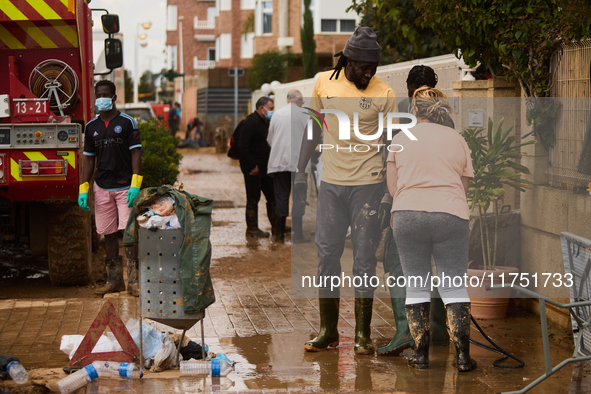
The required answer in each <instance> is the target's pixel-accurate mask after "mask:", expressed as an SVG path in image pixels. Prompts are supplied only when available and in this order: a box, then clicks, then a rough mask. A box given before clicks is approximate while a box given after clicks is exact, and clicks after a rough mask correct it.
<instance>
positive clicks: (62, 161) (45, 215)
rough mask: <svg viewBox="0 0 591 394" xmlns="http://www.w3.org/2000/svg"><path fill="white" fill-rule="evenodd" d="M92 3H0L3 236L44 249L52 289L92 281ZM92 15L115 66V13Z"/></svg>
mask: <svg viewBox="0 0 591 394" xmlns="http://www.w3.org/2000/svg"><path fill="white" fill-rule="evenodd" d="M88 3H90V0H2V1H0V232H1V234H0V235H1V236H2V240H7V239H8V240H10V239H13V240H15V241H17V242H24V241H28V242H29V243H30V246H31V251H32V253H33V254H45V253H47V255H48V260H49V275H50V278H51V281H52V282H53V283H54V284H55V285H83V284H86V283H87V282H88V280H89V279H90V262H91V235H92V230H91V217H90V215H89V214H88V213H86V212H85V211H83V210H82V209H80V208H79V207H78V204H77V199H78V184H79V177H80V176H81V174H82V169H81V166H82V162H83V160H82V149H83V147H82V145H83V140H84V139H83V130H84V125H85V124H86V123H87V122H88V121H89V120H90V119H91V117H92V116H93V113H92V110H93V106H94V92H93V85H94V64H93V56H92V41H93V40H92V10H91V9H90V8H89V5H88ZM97 12H101V13H103V15H102V16H101V20H102V24H103V30H104V31H105V33H108V34H109V38H107V39H106V40H105V55H106V63H107V68H109V69H111V70H112V69H114V68H118V67H121V65H122V63H123V61H122V51H121V41H120V40H118V39H114V38H112V34H114V33H116V32H118V31H119V19H118V17H117V16H116V15H112V14H108V12H107V13H105V12H106V10H97Z"/></svg>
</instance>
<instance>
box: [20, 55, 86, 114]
mask: <svg viewBox="0 0 591 394" xmlns="http://www.w3.org/2000/svg"><path fill="white" fill-rule="evenodd" d="M29 90H30V91H31V93H33V94H34V95H35V96H37V97H38V98H41V99H42V98H46V99H49V109H51V110H52V111H53V112H54V113H55V114H59V115H61V116H64V115H69V114H70V113H72V111H73V110H74V109H75V108H76V104H77V101H78V99H77V95H76V93H77V91H78V77H77V76H76V72H75V71H74V70H73V69H72V67H70V66H69V65H68V64H66V63H65V62H63V61H61V60H57V59H48V60H45V61H43V62H41V63H39V64H38V65H37V66H35V68H33V71H31V75H30V76H29Z"/></svg>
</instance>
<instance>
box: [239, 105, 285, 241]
mask: <svg viewBox="0 0 591 394" xmlns="http://www.w3.org/2000/svg"><path fill="white" fill-rule="evenodd" d="M255 107H256V109H255V111H254V112H253V113H251V114H250V115H248V116H247V117H246V119H244V123H243V124H242V126H241V130H240V138H239V139H238V151H239V152H240V170H242V174H243V175H244V186H245V187H246V235H247V236H249V237H258V238H263V237H268V236H269V233H268V232H266V231H263V230H261V229H260V228H259V224H258V223H259V222H258V220H259V219H258V218H259V211H258V209H259V201H260V199H261V191H262V192H263V194H264V195H265V199H266V200H267V216H268V218H269V222H270V223H271V228H272V234H273V235H275V231H276V223H277V219H276V216H277V215H276V213H275V192H274V190H273V179H271V177H270V176H269V175H268V174H267V164H268V162H269V154H270V153H271V147H270V146H269V144H268V143H267V135H268V134H269V120H270V119H271V116H272V115H273V109H274V108H275V104H274V102H273V100H272V99H270V98H269V97H261V98H259V99H258V100H257V102H256V104H255Z"/></svg>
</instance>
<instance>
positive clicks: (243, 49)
mask: <svg viewBox="0 0 591 394" xmlns="http://www.w3.org/2000/svg"><path fill="white" fill-rule="evenodd" d="M253 55H254V33H246V39H245V37H244V35H240V57H241V58H243V59H252V56H253Z"/></svg>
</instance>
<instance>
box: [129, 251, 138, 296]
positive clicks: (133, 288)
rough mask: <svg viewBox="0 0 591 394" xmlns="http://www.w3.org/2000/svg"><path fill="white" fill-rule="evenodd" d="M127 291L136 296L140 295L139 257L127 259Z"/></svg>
mask: <svg viewBox="0 0 591 394" xmlns="http://www.w3.org/2000/svg"><path fill="white" fill-rule="evenodd" d="M127 293H128V294H129V295H132V296H134V297H139V295H140V284H139V262H138V259H127Z"/></svg>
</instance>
